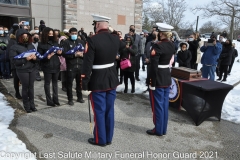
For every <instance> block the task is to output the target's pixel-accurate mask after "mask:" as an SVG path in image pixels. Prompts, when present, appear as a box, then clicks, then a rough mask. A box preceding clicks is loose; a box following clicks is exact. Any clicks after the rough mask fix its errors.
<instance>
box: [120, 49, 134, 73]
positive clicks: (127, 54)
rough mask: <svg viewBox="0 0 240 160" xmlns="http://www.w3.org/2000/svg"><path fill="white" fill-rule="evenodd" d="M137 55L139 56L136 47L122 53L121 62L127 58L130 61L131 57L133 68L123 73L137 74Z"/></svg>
mask: <svg viewBox="0 0 240 160" xmlns="http://www.w3.org/2000/svg"><path fill="white" fill-rule="evenodd" d="M136 54H137V47H136V46H135V45H132V46H131V47H129V48H124V49H123V50H122V51H121V52H120V59H121V60H123V59H125V58H127V59H129V55H130V62H131V67H129V68H126V69H124V70H123V71H126V72H135V70H136Z"/></svg>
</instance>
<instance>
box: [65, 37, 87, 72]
mask: <svg viewBox="0 0 240 160" xmlns="http://www.w3.org/2000/svg"><path fill="white" fill-rule="evenodd" d="M79 44H82V45H83V46H84V47H85V43H84V41H82V40H80V39H77V40H76V41H73V40H72V39H70V38H69V39H66V40H65V41H63V54H62V55H63V57H64V58H65V59H66V64H67V70H72V69H80V70H81V66H82V63H83V57H75V54H65V53H66V52H68V51H69V50H71V49H73V48H74V47H75V46H78V45H79Z"/></svg>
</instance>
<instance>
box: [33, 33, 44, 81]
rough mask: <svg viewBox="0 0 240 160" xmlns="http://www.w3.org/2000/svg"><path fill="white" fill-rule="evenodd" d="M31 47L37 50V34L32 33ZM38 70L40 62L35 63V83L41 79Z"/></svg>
mask: <svg viewBox="0 0 240 160" xmlns="http://www.w3.org/2000/svg"><path fill="white" fill-rule="evenodd" d="M32 40H33V42H32V45H33V46H34V47H35V49H36V50H37V49H38V42H39V35H38V34H37V33H34V34H33V35H32ZM39 70H40V62H39V61H38V63H37V69H36V80H37V81H41V80H42V78H41V76H40V73H39Z"/></svg>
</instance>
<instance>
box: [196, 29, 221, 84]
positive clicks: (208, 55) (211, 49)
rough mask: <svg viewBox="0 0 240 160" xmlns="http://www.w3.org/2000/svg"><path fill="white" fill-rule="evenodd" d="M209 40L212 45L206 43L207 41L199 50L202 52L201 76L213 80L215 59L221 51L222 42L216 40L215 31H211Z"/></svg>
mask: <svg viewBox="0 0 240 160" xmlns="http://www.w3.org/2000/svg"><path fill="white" fill-rule="evenodd" d="M211 40H212V41H213V43H212V45H207V43H205V45H204V46H202V47H201V48H200V50H201V52H203V55H202V58H201V63H202V77H203V78H209V79H210V80H212V81H214V80H215V70H216V66H217V59H218V57H219V55H220V53H221V52H222V44H221V43H220V42H219V41H217V34H215V33H212V35H211Z"/></svg>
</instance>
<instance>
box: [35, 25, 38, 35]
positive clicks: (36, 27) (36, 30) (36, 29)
mask: <svg viewBox="0 0 240 160" xmlns="http://www.w3.org/2000/svg"><path fill="white" fill-rule="evenodd" d="M34 32H35V33H37V34H39V27H38V26H35V27H34Z"/></svg>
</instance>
